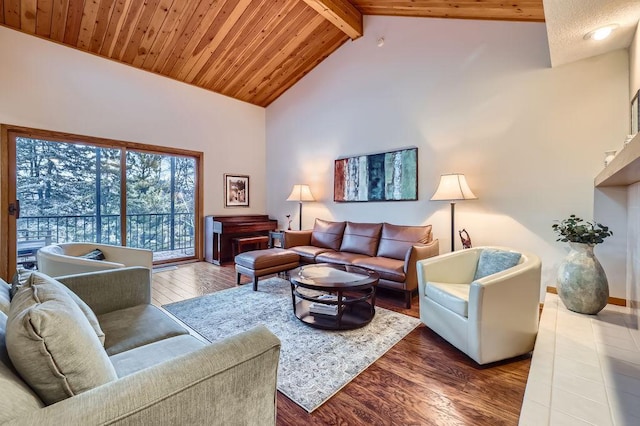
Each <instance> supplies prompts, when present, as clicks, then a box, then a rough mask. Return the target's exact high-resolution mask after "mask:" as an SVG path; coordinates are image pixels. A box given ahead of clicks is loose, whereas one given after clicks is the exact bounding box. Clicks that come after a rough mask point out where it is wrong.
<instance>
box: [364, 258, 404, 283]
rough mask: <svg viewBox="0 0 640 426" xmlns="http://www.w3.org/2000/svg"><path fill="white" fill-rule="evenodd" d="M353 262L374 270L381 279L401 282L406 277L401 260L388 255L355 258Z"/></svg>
mask: <svg viewBox="0 0 640 426" xmlns="http://www.w3.org/2000/svg"><path fill="white" fill-rule="evenodd" d="M353 264H354V265H356V266H360V267H361V268H367V269H371V270H373V271H376V272H377V273H378V274H380V278H381V279H383V280H389V281H396V282H400V283H403V282H404V281H405V280H406V279H407V274H405V272H404V261H403V260H398V259H390V258H388V257H365V258H363V259H356V260H355V261H354V262H353Z"/></svg>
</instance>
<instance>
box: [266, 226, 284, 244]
mask: <svg viewBox="0 0 640 426" xmlns="http://www.w3.org/2000/svg"><path fill="white" fill-rule="evenodd" d="M267 246H268V247H269V248H274V247H279V248H284V231H280V230H276V231H269V243H268V244H267Z"/></svg>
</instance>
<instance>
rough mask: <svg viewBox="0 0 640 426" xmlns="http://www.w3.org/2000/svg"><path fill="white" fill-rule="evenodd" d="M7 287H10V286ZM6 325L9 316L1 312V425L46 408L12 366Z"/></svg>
mask: <svg viewBox="0 0 640 426" xmlns="http://www.w3.org/2000/svg"><path fill="white" fill-rule="evenodd" d="M5 285H6V286H7V287H9V285H8V284H6V283H5ZM7 293H8V290H7ZM6 325H7V315H6V314H5V313H4V312H0V389H2V393H3V395H4V397H3V398H0V424H4V423H6V422H8V421H9V420H11V419H13V418H16V417H20V415H22V414H24V413H27V412H29V411H32V410H37V409H39V408H42V407H44V404H43V403H42V401H40V399H39V398H38V397H37V396H36V394H35V393H34V392H33V390H31V388H29V386H27V385H26V384H25V383H24V382H23V381H22V379H21V378H20V377H19V376H18V374H17V372H16V371H15V369H14V368H13V364H11V360H10V359H9V354H8V353H7V346H6V341H5V330H6Z"/></svg>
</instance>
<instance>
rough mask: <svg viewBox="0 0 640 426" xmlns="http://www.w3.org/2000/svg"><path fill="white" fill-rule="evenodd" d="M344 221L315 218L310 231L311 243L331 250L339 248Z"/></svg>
mask: <svg viewBox="0 0 640 426" xmlns="http://www.w3.org/2000/svg"><path fill="white" fill-rule="evenodd" d="M345 225H346V224H345V222H329V221H328V220H322V219H316V222H315V223H314V225H313V232H312V233H311V245H312V246H316V247H321V248H327V249H331V250H338V249H340V244H341V243H342V234H343V233H344V227H345Z"/></svg>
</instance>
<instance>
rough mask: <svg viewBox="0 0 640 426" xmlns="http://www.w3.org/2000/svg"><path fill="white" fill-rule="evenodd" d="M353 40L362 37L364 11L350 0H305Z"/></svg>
mask: <svg viewBox="0 0 640 426" xmlns="http://www.w3.org/2000/svg"><path fill="white" fill-rule="evenodd" d="M304 2H305V3H306V4H308V5H309V6H310V7H311V8H312V9H313V10H315V11H316V12H318V13H319V14H320V15H322V16H323V17H324V18H325V19H326V20H327V21H329V22H331V23H332V24H333V25H335V26H336V27H338V28H339V29H340V30H341V31H342V32H343V33H345V34H346V35H348V36H349V37H350V38H351V40H355V39H357V38H359V37H362V34H363V30H362V13H360V11H359V10H358V9H356V7H355V6H354V5H352V4H351V3H350V2H349V1H348V0H304Z"/></svg>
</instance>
